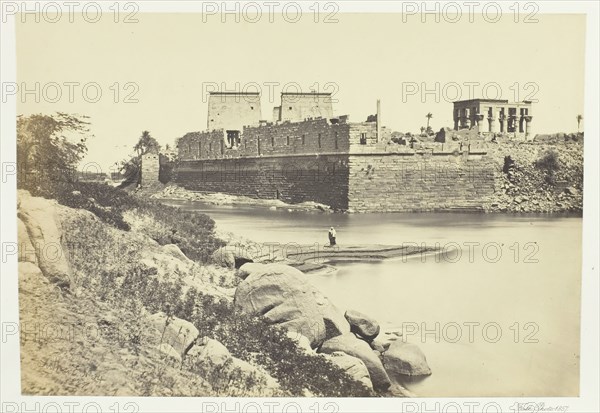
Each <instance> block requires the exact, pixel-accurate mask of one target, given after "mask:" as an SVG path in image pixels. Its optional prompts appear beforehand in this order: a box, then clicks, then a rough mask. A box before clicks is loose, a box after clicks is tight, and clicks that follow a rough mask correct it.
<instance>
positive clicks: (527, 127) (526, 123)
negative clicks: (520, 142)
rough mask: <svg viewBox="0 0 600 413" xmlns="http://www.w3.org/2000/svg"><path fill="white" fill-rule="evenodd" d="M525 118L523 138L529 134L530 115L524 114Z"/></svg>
mask: <svg viewBox="0 0 600 413" xmlns="http://www.w3.org/2000/svg"><path fill="white" fill-rule="evenodd" d="M524 118H525V138H526V139H527V138H528V137H529V135H530V134H531V118H532V116H530V115H527V116H524Z"/></svg>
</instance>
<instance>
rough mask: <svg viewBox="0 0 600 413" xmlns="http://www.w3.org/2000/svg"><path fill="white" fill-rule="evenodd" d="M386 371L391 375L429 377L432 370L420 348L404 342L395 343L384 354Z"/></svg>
mask: <svg viewBox="0 0 600 413" xmlns="http://www.w3.org/2000/svg"><path fill="white" fill-rule="evenodd" d="M383 364H384V366H385V370H386V371H387V372H388V373H389V374H391V375H401V376H428V375H430V374H431V369H430V368H429V365H428V364H427V359H426V358H425V355H424V354H423V352H422V351H421V349H420V348H419V347H417V346H416V345H414V344H410V343H405V342H403V341H395V342H394V343H392V344H391V345H390V348H389V349H388V350H387V351H386V352H385V353H383Z"/></svg>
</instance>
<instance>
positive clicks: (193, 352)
mask: <svg viewBox="0 0 600 413" xmlns="http://www.w3.org/2000/svg"><path fill="white" fill-rule="evenodd" d="M187 357H189V358H191V357H196V358H199V359H202V360H206V361H208V362H210V363H212V364H213V365H214V366H220V367H222V366H223V365H224V364H225V363H226V362H227V361H228V360H229V359H231V357H232V356H231V354H230V353H229V350H227V347H225V346H224V345H223V344H221V343H220V342H219V341H217V340H214V339H212V338H208V337H202V338H201V339H200V340H198V342H197V343H196V345H194V346H193V347H192V348H191V349H190V351H188V353H187Z"/></svg>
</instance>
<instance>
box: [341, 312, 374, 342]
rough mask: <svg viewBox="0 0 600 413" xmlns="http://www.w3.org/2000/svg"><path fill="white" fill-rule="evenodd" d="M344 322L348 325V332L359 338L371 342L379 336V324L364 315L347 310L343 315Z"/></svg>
mask: <svg viewBox="0 0 600 413" xmlns="http://www.w3.org/2000/svg"><path fill="white" fill-rule="evenodd" d="M344 317H346V320H348V323H349V324H350V331H352V332H353V333H355V334H357V335H358V336H360V337H361V338H363V339H365V340H367V341H372V340H374V339H375V337H377V336H378V335H379V330H380V327H379V323H378V322H377V321H376V320H375V319H373V318H371V317H369V316H368V315H365V314H363V313H359V312H358V311H354V310H348V311H346V314H344Z"/></svg>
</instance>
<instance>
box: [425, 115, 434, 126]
mask: <svg viewBox="0 0 600 413" xmlns="http://www.w3.org/2000/svg"><path fill="white" fill-rule="evenodd" d="M425 117H426V118H427V129H429V121H430V120H431V118H433V115H432V114H431V112H429V113H428V114H427V115H425Z"/></svg>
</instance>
